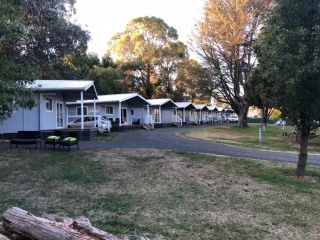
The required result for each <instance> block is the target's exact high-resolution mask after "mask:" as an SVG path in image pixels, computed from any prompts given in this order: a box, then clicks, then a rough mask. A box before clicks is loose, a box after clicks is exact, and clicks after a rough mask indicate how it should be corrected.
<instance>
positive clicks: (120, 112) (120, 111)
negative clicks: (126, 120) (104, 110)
mask: <svg viewBox="0 0 320 240" xmlns="http://www.w3.org/2000/svg"><path fill="white" fill-rule="evenodd" d="M121 114H122V110H121V102H119V127H121V125H122V124H121Z"/></svg>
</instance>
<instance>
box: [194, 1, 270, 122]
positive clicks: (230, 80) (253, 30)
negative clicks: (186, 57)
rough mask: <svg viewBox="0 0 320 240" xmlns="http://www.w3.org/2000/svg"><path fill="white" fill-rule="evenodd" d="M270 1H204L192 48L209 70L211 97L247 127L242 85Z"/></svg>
mask: <svg viewBox="0 0 320 240" xmlns="http://www.w3.org/2000/svg"><path fill="white" fill-rule="evenodd" d="M270 2H271V0H207V1H206V3H205V7H204V17H203V19H202V20H201V21H199V22H198V24H197V28H196V32H195V34H194V48H195V51H196V52H197V53H198V55H199V56H200V58H201V59H202V60H203V62H204V64H206V66H207V67H209V68H210V69H211V79H212V81H213V83H214V88H215V89H214V91H213V97H214V98H215V99H217V100H218V101H220V102H224V103H227V104H229V105H230V106H231V107H232V109H233V110H234V111H235V112H236V113H237V114H238V116H239V124H240V126H242V127H246V126H247V112H248V108H249V104H248V102H247V101H246V97H245V95H246V92H245V89H244V85H245V83H246V81H247V80H248V78H249V76H250V73H251V71H252V69H253V68H254V67H255V64H256V62H255V54H254V50H253V44H254V42H255V40H256V35H257V33H258V31H259V28H260V27H261V24H262V22H263V19H264V17H265V14H266V12H267V10H268V9H269V8H270V5H271V4H270Z"/></svg>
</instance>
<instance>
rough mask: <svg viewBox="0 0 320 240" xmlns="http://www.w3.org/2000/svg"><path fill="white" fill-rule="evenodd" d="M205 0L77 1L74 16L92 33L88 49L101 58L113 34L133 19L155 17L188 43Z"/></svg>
mask: <svg viewBox="0 0 320 240" xmlns="http://www.w3.org/2000/svg"><path fill="white" fill-rule="evenodd" d="M204 2H205V0H77V3H76V5H75V7H76V16H75V19H76V21H77V23H78V24H80V25H81V26H82V27H83V28H84V29H86V30H88V31H89V32H90V35H91V40H90V42H89V48H88V52H93V53H96V54H98V56H99V57H102V56H103V55H104V53H105V52H106V49H107V43H108V41H109V40H110V39H111V37H112V36H113V35H114V34H115V33H117V32H122V31H123V30H124V29H125V26H126V24H127V23H128V22H129V21H130V20H131V19H133V18H136V17H141V16H155V17H159V18H162V19H163V20H164V21H165V22H166V23H167V24H168V25H169V26H171V27H174V28H175V29H177V31H178V34H179V40H180V41H183V42H184V43H186V44H187V42H188V41H189V38H190V34H191V31H192V30H193V29H194V25H195V23H196V21H197V20H199V19H200V18H201V14H202V9H203V6H204Z"/></svg>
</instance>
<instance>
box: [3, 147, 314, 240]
mask: <svg viewBox="0 0 320 240" xmlns="http://www.w3.org/2000/svg"><path fill="white" fill-rule="evenodd" d="M294 170H295V166H293V165H290V164H277V163H270V162H263V161H254V160H245V159H235V158H223V157H217V156H212V155H203V154H191V153H174V152H168V151H160V150H152V149H148V150H147V149H135V150H132V149H131V150H129V149H128V150H123V149H122V150H119V149H113V150H108V151H100V152H71V153H68V152H60V153H59V152H41V151H34V150H23V149H18V150H6V149H5V150H3V149H2V151H1V153H0V196H1V197H0V212H1V213H2V212H4V211H5V210H6V209H7V208H9V207H12V206H17V207H21V208H24V209H26V210H29V211H31V212H32V213H34V214H37V215H42V214H46V213H54V214H61V215H68V216H71V217H76V216H80V215H84V216H86V217H88V218H89V219H90V220H91V221H92V223H93V224H94V225H95V226H97V227H99V228H102V229H104V230H106V231H109V232H111V233H113V234H116V235H118V236H122V235H123V234H131V235H134V236H135V235H142V234H144V235H146V236H149V237H151V238H152V239H316V238H319V232H320V225H319V216H320V208H319V202H320V168H317V167H308V171H307V172H308V177H306V178H305V179H303V180H301V179H296V178H295V177H293V173H294Z"/></svg>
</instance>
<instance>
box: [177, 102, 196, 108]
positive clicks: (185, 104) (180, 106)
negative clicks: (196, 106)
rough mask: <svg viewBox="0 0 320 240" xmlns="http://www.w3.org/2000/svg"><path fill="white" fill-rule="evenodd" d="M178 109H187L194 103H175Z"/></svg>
mask: <svg viewBox="0 0 320 240" xmlns="http://www.w3.org/2000/svg"><path fill="white" fill-rule="evenodd" d="M175 104H176V105H177V106H178V108H186V107H188V106H189V105H193V104H192V102H175Z"/></svg>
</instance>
